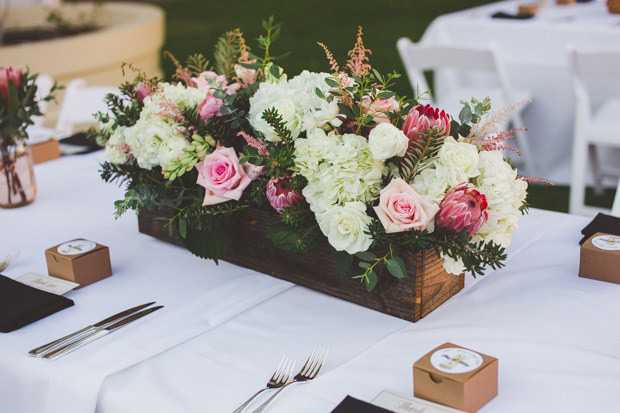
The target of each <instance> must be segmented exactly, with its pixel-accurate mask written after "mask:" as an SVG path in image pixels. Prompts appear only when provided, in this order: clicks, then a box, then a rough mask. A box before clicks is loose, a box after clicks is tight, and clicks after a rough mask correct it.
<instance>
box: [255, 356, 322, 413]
mask: <svg viewBox="0 0 620 413" xmlns="http://www.w3.org/2000/svg"><path fill="white" fill-rule="evenodd" d="M328 352H329V349H328V348H327V347H326V346H324V345H322V344H319V345H316V346H314V350H312V353H311V354H310V356H308V360H306V363H305V364H304V366H303V367H302V368H301V370H300V371H299V373H297V375H296V376H295V377H294V378H293V381H291V382H288V383H287V384H285V385H284V386H282V387H281V388H280V390H278V391H277V392H276V393H275V394H274V395H273V396H271V397H270V398H269V399H268V400H267V401H266V402H265V403H263V404H262V405H261V406H260V407H259V408H258V409H256V410H254V412H253V413H262V412H264V411H265V410H267V408H268V407H269V406H270V405H271V403H273V401H274V400H275V399H276V397H278V396H279V395H280V393H282V392H283V391H284V389H286V388H287V387H289V386H291V385H293V384H295V383H303V382H307V381H311V380H314V378H315V377H316V376H317V374H319V371H320V370H321V367H323V363H325V359H326V358H327V353H328Z"/></svg>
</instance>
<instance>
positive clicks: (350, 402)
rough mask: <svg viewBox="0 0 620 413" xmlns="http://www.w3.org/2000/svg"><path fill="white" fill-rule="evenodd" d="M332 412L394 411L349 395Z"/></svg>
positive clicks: (390, 412)
mask: <svg viewBox="0 0 620 413" xmlns="http://www.w3.org/2000/svg"><path fill="white" fill-rule="evenodd" d="M332 413H392V411H391V410H386V409H384V408H383V407H379V406H375V405H372V404H370V403H366V402H364V401H361V400H358V399H356V398H354V397H351V396H347V397H345V398H344V400H342V401H341V402H340V404H339V405H338V406H336V408H335V409H334V410H332Z"/></svg>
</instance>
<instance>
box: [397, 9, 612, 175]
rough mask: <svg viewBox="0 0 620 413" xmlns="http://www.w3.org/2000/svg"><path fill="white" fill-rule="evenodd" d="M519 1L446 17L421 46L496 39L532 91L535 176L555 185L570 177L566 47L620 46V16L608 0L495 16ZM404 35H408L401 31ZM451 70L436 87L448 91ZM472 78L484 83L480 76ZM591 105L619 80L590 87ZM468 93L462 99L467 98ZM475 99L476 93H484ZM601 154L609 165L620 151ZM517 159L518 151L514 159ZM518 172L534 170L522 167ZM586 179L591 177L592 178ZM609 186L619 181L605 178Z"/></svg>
mask: <svg viewBox="0 0 620 413" xmlns="http://www.w3.org/2000/svg"><path fill="white" fill-rule="evenodd" d="M522 3H523V2H521V1H517V0H514V1H502V2H498V3H492V4H489V5H485V6H481V7H477V8H473V9H468V10H463V11H460V12H456V13H451V14H447V15H443V16H440V17H438V18H437V19H435V20H434V21H433V22H432V23H431V24H430V26H429V27H428V28H427V29H426V31H425V33H424V35H423V37H422V39H421V42H422V43H424V44H459V45H475V44H495V45H497V46H498V48H499V49H500V51H501V54H502V56H503V58H504V61H505V62H506V66H507V71H508V75H509V78H510V81H511V83H512V85H513V87H514V88H517V89H518V88H520V89H524V90H529V91H531V92H532V94H533V96H534V98H533V101H534V102H533V103H532V104H531V105H530V107H529V108H527V109H526V110H525V111H524V113H523V118H524V123H525V126H526V127H527V129H528V131H527V133H528V138H529V142H530V144H531V146H532V153H533V155H534V163H535V167H536V169H537V171H536V172H537V173H536V176H538V177H541V178H546V179H549V180H551V181H553V182H555V183H557V184H568V183H569V182H570V159H571V153H572V141H573V122H574V98H573V92H572V90H573V89H572V85H571V82H570V77H569V70H568V60H567V56H566V46H567V45H568V44H574V45H575V46H576V47H578V48H582V49H585V50H606V49H607V50H609V49H611V50H617V49H618V48H620V30H619V27H620V26H619V25H620V15H617V14H610V13H609V12H608V11H607V6H606V4H605V1H604V0H596V1H593V2H590V3H577V4H574V5H569V6H561V5H555V4H554V5H552V6H550V7H547V8H541V9H539V11H538V13H537V14H536V16H535V17H534V18H532V19H527V20H511V19H496V18H491V15H492V14H493V13H495V12H498V11H502V12H506V13H514V14H516V13H517V9H518V6H519V4H522ZM404 35H406V33H404ZM451 76H453V74H451V75H447V74H445V73H439V74H438V75H437V77H436V79H437V80H436V83H435V90H434V92H435V93H436V94H437V95H438V96H442V94H448V92H449V91H450V89H451V84H452V83H451V82H452V81H453V80H452V79H453V78H452V77H451ZM473 81H474V82H482V83H485V81H486V79H485V78H484V77H482V78H476V79H473ZM592 87H593V88H594V91H593V96H594V98H593V104H594V105H597V104H599V103H601V102H602V100H603V99H604V98H605V97H606V96H607V95H608V94H610V93H615V94H620V83H619V82H617V80H616V81H614V82H613V83H611V82H610V80H609V79H604V80H602V81H601V82H599V83H598V84H593V85H592ZM470 97H471V96H463V99H465V100H468V99H469V98H470ZM483 97H484V96H482V97H478V98H483ZM611 152H612V154H611V155H610V154H609V151H605V152H604V153H602V157H603V161H604V162H606V163H615V164H618V163H619V162H620V153H619V152H618V151H613V150H612V151H611ZM515 158H516V160H517V161H518V156H515ZM519 170H520V173H522V174H525V175H531V174H532V173H531V171H527V170H525V169H524V168H520V169H519ZM589 182H591V180H590V179H589ZM607 183H608V184H609V185H611V186H612V187H613V186H615V185H616V182H615V181H614V182H612V181H609V182H607Z"/></svg>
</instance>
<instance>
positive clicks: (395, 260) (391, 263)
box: [385, 255, 407, 278]
mask: <svg viewBox="0 0 620 413" xmlns="http://www.w3.org/2000/svg"><path fill="white" fill-rule="evenodd" d="M385 266H386V268H387V270H388V272H389V273H390V274H392V275H393V276H394V277H396V278H404V277H406V276H407V269H406V268H405V261H403V259H402V258H400V257H399V256H397V255H394V256H392V258H388V260H387V261H386V263H385Z"/></svg>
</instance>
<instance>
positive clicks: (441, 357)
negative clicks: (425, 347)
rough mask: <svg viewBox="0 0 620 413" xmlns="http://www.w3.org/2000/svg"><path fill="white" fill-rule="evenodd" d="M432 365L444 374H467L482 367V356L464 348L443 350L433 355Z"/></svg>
mask: <svg viewBox="0 0 620 413" xmlns="http://www.w3.org/2000/svg"><path fill="white" fill-rule="evenodd" d="M431 364H432V365H433V367H435V368H436V369H437V370H439V371H443V372H444V373H452V374H459V373H467V372H468V371H472V370H476V369H477V368H478V367H480V366H481V365H482V356H480V354H478V353H474V352H473V351H470V350H465V349H463V348H453V347H450V348H442V349H441V350H437V351H436V352H434V353H433V354H432V355H431Z"/></svg>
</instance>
